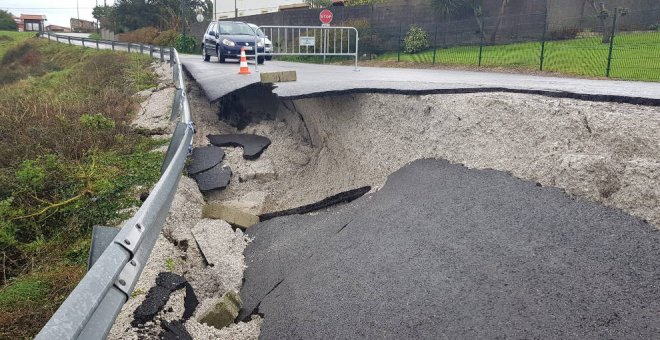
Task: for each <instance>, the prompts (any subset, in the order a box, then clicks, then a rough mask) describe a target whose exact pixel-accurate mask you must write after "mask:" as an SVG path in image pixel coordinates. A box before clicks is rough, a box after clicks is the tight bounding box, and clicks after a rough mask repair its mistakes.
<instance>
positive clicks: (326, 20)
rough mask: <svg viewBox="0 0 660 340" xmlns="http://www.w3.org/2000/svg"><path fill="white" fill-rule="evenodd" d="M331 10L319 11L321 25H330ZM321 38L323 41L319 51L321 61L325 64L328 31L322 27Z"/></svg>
mask: <svg viewBox="0 0 660 340" xmlns="http://www.w3.org/2000/svg"><path fill="white" fill-rule="evenodd" d="M332 17H333V15H332V12H331V11H330V10H329V9H324V10H322V11H321V13H319V20H321V27H330V23H331V22H332ZM321 38H322V41H323V46H321V51H323V63H324V64H325V55H326V53H328V41H327V39H328V32H327V31H326V30H324V29H321Z"/></svg>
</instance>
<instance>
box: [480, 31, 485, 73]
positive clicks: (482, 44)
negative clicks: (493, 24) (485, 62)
mask: <svg viewBox="0 0 660 340" xmlns="http://www.w3.org/2000/svg"><path fill="white" fill-rule="evenodd" d="M483 53H484V36H483V34H482V35H481V40H480V41H479V67H481V58H482V56H483Z"/></svg>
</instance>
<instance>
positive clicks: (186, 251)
mask: <svg viewBox="0 0 660 340" xmlns="http://www.w3.org/2000/svg"><path fill="white" fill-rule="evenodd" d="M155 65H156V66H155V70H156V72H157V74H159V76H160V82H159V85H158V87H157V88H154V89H149V90H145V91H143V92H141V93H140V94H139V95H140V96H141V97H142V98H143V102H142V103H141V110H140V112H139V114H138V115H137V117H136V119H135V121H134V126H136V127H138V128H142V129H145V130H156V131H157V132H159V133H158V134H156V135H157V136H158V135H160V137H161V138H162V137H164V136H168V134H169V133H171V131H173V127H174V123H172V122H170V121H169V119H170V112H171V111H170V110H171V105H172V100H173V95H174V87H173V86H172V85H171V84H172V73H171V72H172V71H171V68H170V67H169V66H168V65H167V64H163V65H160V64H155ZM193 91H194V89H193ZM191 97H192V98H191V101H193V100H194V101H195V107H196V108H197V109H198V110H199V113H198V114H199V116H200V118H201V117H204V116H203V114H202V113H203V111H204V109H203V107H204V105H201V104H200V101H199V97H196V96H195V95H194V94H193V95H192V96H191ZM206 108H207V109H209V110H210V109H211V108H212V107H211V106H210V105H209V104H208V103H207V104H206ZM196 112H197V111H196ZM196 115H197V114H196ZM199 122H200V123H201V124H200V126H201V127H202V129H205V131H209V132H208V133H220V132H224V131H222V130H218V129H217V127H218V126H220V127H221V126H222V125H218V124H214V123H213V122H206V121H204V120H203V119H200V121H199ZM227 128H228V129H230V128H229V127H227ZM199 135H200V134H199V133H198V134H197V136H199ZM157 138H158V137H157ZM204 204H205V200H204V197H203V196H202V194H201V193H200V192H199V189H198V188H197V184H196V183H195V181H194V180H192V179H190V178H189V177H186V176H183V177H182V178H181V180H180V183H179V186H178V189H177V192H176V194H175V196H174V200H173V202H172V207H171V209H170V214H169V216H168V218H167V220H166V222H165V225H164V226H163V231H162V234H161V236H160V237H159V238H158V240H157V242H156V245H155V246H154V249H153V251H152V253H151V256H150V258H149V261H148V262H147V264H146V266H145V268H144V270H143V272H142V274H141V276H140V279H139V281H138V283H137V286H136V288H135V290H134V292H133V296H132V297H131V298H130V299H129V300H128V301H127V302H126V304H125V305H124V307H123V308H122V311H121V312H120V314H119V316H118V318H117V320H116V321H115V324H114V326H113V328H112V329H111V331H110V333H109V335H108V339H145V338H148V339H153V338H158V336H159V334H160V333H161V331H162V328H161V327H160V321H161V320H167V321H172V320H178V319H180V318H181V317H182V315H183V311H184V304H183V301H184V297H185V290H178V291H176V292H174V293H172V295H171V296H170V298H169V300H168V302H167V304H166V305H165V307H164V308H163V310H162V311H161V312H160V313H159V314H158V315H157V316H156V317H155V318H154V320H153V321H151V322H148V323H146V324H145V325H142V326H139V327H133V326H131V321H133V312H134V311H135V309H136V308H137V307H138V306H139V305H140V304H141V303H142V302H143V301H144V298H145V297H146V293H147V292H148V291H149V289H150V288H151V287H153V286H154V285H155V279H156V277H157V276H158V274H159V273H160V272H163V271H170V270H171V271H172V272H174V273H176V274H179V275H182V276H183V277H185V278H186V279H187V280H188V282H190V284H191V285H192V287H193V289H194V291H195V294H196V295H197V298H198V300H199V301H200V305H199V306H198V308H197V310H196V314H195V315H194V316H193V317H192V318H191V319H190V320H188V321H187V322H186V323H185V324H184V325H185V327H186V329H187V330H188V331H189V333H190V334H191V335H192V336H193V338H194V339H256V338H257V337H258V335H259V330H260V326H261V318H259V317H258V316H257V317H255V318H253V320H252V321H250V322H247V323H239V324H234V325H231V326H229V327H227V328H224V329H222V330H218V329H215V328H213V327H209V326H207V325H203V324H200V323H199V322H197V319H198V318H199V317H200V316H201V315H200V314H201V313H202V312H203V311H204V309H205V308H204V306H207V307H208V306H211V305H212V301H213V299H214V298H217V297H219V296H221V295H222V294H224V293H225V292H227V291H229V290H232V289H233V290H238V289H239V288H240V285H241V281H242V278H243V270H244V268H245V264H244V257H243V250H244V249H245V246H247V243H248V239H247V238H246V237H245V236H244V235H243V233H242V232H241V231H240V230H237V231H234V230H232V228H231V227H230V226H229V225H228V224H226V223H224V222H223V221H220V220H203V219H202V207H203V205H204ZM201 227H204V228H206V229H208V230H207V235H208V236H209V237H215V238H216V241H214V247H213V248H212V249H213V251H214V254H213V255H214V256H215V258H216V259H217V260H218V261H219V262H221V263H220V264H216V265H214V266H209V265H208V263H207V261H206V259H205V255H204V254H202V252H201V251H200V249H199V246H198V244H197V242H196V241H195V238H194V236H193V229H195V228H201Z"/></svg>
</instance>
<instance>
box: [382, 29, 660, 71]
mask: <svg viewBox="0 0 660 340" xmlns="http://www.w3.org/2000/svg"><path fill="white" fill-rule="evenodd" d="M614 42H615V44H614V49H613V54H612V63H611V73H610V77H611V78H618V79H626V80H644V81H660V32H629V33H619V34H618V35H617V36H616V38H615V40H614ZM433 53H434V51H433V49H431V50H427V51H424V52H420V53H417V54H404V53H401V55H400V58H401V61H404V62H414V63H425V64H431V63H433ZM608 53H609V45H608V44H603V43H602V42H601V37H600V36H595V37H586V38H577V39H569V40H560V41H548V42H546V45H545V54H544V67H543V70H544V71H551V72H558V73H564V74H569V75H575V76H587V77H605V74H606V69H607V57H608ZM540 59H541V44H540V43H539V42H528V43H518V44H509V45H495V46H484V48H483V50H482V58H481V66H484V67H506V68H512V69H526V70H539V66H540ZM377 60H381V61H397V53H396V52H388V53H385V54H383V55H381V56H379V57H378V59H377ZM435 63H436V64H439V65H450V66H451V65H454V66H456V65H460V66H478V65H479V46H458V47H451V48H438V49H437V50H436V51H435Z"/></svg>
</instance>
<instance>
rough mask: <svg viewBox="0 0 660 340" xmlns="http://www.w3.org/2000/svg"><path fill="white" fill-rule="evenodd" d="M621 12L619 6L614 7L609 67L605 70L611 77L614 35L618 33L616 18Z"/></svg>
mask: <svg viewBox="0 0 660 340" xmlns="http://www.w3.org/2000/svg"><path fill="white" fill-rule="evenodd" d="M618 14H619V8H618V7H617V8H615V9H614V18H612V33H611V34H610V52H609V53H608V54H607V69H606V70H605V76H606V77H607V78H609V77H610V71H611V70H612V50H613V49H614V35H615V33H616V18H617V16H618Z"/></svg>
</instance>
